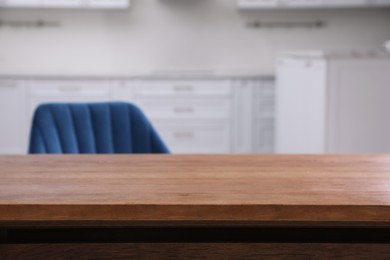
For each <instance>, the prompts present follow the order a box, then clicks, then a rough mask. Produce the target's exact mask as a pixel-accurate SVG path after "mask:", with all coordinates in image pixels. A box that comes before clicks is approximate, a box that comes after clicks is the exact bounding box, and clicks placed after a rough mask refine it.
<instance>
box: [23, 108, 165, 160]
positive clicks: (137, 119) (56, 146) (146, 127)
mask: <svg viewBox="0 0 390 260" xmlns="http://www.w3.org/2000/svg"><path fill="white" fill-rule="evenodd" d="M29 153H30V154H37V153H38V154H41V153H50V154H52V153H53V154H85V153H86V154H112V153H169V150H168V148H167V147H166V146H165V144H164V143H163V141H162V140H161V139H160V137H159V136H158V134H157V132H156V131H155V129H154V128H153V127H152V125H151V124H150V122H149V121H148V119H147V118H146V117H145V116H144V114H143V113H142V111H141V110H140V109H139V108H138V107H136V106H134V105H132V104H128V103H121V102H113V103H78V104H76V103H69V104H67V103H57V104H55V103H53V104H43V105H40V106H39V107H38V108H37V110H36V111H35V114H34V119H33V123H32V129H31V134H30V147H29Z"/></svg>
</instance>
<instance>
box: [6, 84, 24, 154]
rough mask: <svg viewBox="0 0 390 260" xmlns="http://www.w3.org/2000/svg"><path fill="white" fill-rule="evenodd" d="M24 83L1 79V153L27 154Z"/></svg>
mask: <svg viewBox="0 0 390 260" xmlns="http://www.w3.org/2000/svg"><path fill="white" fill-rule="evenodd" d="M25 113H26V110H25V89H24V82H23V81H18V80H9V79H0V153H1V154H18V153H26V151H27V140H28V130H27V127H26V122H25V121H26V120H25V119H26V117H25Z"/></svg>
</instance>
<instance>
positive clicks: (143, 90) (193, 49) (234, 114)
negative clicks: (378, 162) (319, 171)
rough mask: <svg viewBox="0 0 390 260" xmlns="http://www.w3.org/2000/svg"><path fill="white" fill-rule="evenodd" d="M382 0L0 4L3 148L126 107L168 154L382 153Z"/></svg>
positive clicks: (386, 88) (385, 120) (388, 63)
mask: <svg viewBox="0 0 390 260" xmlns="http://www.w3.org/2000/svg"><path fill="white" fill-rule="evenodd" d="M388 40H390V0H389V1H388V0H238V1H237V0H0V153H3V154H15V153H16V154H20V153H26V152H27V144H28V135H29V131H30V127H31V118H32V114H33V111H34V110H35V108H36V106H37V105H38V104H41V103H48V102H95V101H111V100H113V101H127V102H132V103H135V104H137V105H138V106H139V107H140V108H141V109H142V110H143V111H144V112H145V114H146V115H147V116H148V117H149V118H150V119H151V121H152V123H153V125H154V126H155V127H156V129H157V131H158V132H159V133H160V135H161V136H162V138H163V140H164V141H165V142H166V143H167V145H168V147H169V148H170V149H171V151H172V152H173V153H388V152H390V102H389V99H390V54H389V52H388V51H387V50H386V48H385V43H386V42H387V41H388Z"/></svg>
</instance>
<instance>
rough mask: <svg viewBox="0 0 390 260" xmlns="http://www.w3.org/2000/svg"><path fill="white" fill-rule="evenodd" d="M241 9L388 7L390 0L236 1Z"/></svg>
mask: <svg viewBox="0 0 390 260" xmlns="http://www.w3.org/2000/svg"><path fill="white" fill-rule="evenodd" d="M238 6H239V8H241V9H283V8H284V9H290V8H348V7H351V8H354V7H385V6H387V7H390V0H238Z"/></svg>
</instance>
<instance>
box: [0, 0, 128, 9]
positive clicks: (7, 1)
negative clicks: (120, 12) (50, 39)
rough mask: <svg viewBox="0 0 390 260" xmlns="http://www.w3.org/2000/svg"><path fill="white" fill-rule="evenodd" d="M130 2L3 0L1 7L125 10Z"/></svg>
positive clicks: (115, 0)
mask: <svg viewBox="0 0 390 260" xmlns="http://www.w3.org/2000/svg"><path fill="white" fill-rule="evenodd" d="M129 4H130V0H2V1H0V7H10V8H80V9H84V8H86V9H125V8H128V7H129Z"/></svg>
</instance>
